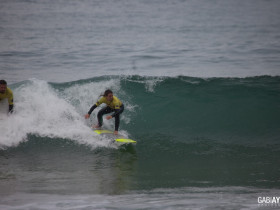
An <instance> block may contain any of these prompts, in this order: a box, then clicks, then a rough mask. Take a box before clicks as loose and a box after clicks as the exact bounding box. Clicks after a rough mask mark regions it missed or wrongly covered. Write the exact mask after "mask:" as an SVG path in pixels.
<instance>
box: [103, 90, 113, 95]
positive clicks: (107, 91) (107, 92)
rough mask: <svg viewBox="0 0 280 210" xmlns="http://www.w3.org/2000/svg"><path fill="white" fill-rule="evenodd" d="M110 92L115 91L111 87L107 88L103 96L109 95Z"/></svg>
mask: <svg viewBox="0 0 280 210" xmlns="http://www.w3.org/2000/svg"><path fill="white" fill-rule="evenodd" d="M110 93H112V94H113V91H112V90H110V89H108V90H105V92H104V94H103V96H108V95H109V94H110Z"/></svg>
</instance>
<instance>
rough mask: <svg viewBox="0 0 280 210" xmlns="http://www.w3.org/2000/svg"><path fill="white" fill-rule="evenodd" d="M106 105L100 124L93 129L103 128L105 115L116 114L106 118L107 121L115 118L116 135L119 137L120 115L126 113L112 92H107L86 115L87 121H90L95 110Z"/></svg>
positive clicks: (98, 115) (100, 113)
mask: <svg viewBox="0 0 280 210" xmlns="http://www.w3.org/2000/svg"><path fill="white" fill-rule="evenodd" d="M103 103H105V104H106V105H107V106H106V107H104V108H102V109H101V110H100V111H99V112H98V114H97V119H98V124H97V125H95V126H93V128H101V126H102V124H103V115H104V114H109V113H112V112H114V113H113V114H112V115H109V116H107V117H106V119H107V120H110V119H112V118H115V131H114V134H115V135H118V130H119V125H120V114H121V113H122V112H123V111H124V105H123V103H122V102H121V101H120V99H118V98H117V97H116V96H114V95H113V92H112V91H111V90H109V89H108V90H106V91H105V92H104V94H103V95H102V97H101V98H100V99H99V100H98V101H97V102H96V103H95V104H94V105H93V106H92V107H91V108H90V110H89V111H88V113H87V114H86V115H85V119H88V118H89V117H90V115H91V113H92V112H93V110H94V109H95V108H96V107H98V106H99V105H101V104H103Z"/></svg>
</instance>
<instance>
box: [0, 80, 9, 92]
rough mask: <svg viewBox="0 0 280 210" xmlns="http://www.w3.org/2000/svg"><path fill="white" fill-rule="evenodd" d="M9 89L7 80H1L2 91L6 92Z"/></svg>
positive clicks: (0, 90) (0, 88) (0, 89)
mask: <svg viewBox="0 0 280 210" xmlns="http://www.w3.org/2000/svg"><path fill="white" fill-rule="evenodd" d="M6 90H7V82H6V81H5V80H0V93H5V92H6Z"/></svg>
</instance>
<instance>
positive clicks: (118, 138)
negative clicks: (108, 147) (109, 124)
mask: <svg viewBox="0 0 280 210" xmlns="http://www.w3.org/2000/svg"><path fill="white" fill-rule="evenodd" d="M93 131H94V132H95V133H97V134H100V135H102V134H104V135H108V134H109V135H110V137H113V139H114V140H115V141H116V142H120V143H125V144H128V143H133V144H135V143H136V141H134V140H132V139H128V138H126V137H124V136H121V135H114V132H113V131H109V130H99V129H94V130H93ZM112 135H113V136H112Z"/></svg>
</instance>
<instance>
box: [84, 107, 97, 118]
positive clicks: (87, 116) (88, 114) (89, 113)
mask: <svg viewBox="0 0 280 210" xmlns="http://www.w3.org/2000/svg"><path fill="white" fill-rule="evenodd" d="M96 107H97V105H96V104H94V105H93V106H92V107H91V108H90V110H89V111H88V113H87V114H86V115H85V118H86V119H88V118H89V117H90V115H91V113H92V112H93V110H94V109H95V108H96Z"/></svg>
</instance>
